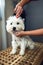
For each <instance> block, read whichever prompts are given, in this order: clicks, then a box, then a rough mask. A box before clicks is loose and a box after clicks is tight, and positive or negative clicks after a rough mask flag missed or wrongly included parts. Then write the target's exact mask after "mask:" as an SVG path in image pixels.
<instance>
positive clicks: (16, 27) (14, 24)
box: [6, 16, 25, 34]
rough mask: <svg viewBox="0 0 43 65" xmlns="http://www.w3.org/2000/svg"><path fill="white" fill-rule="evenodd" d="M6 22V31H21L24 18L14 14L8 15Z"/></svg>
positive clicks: (23, 27)
mask: <svg viewBox="0 0 43 65" xmlns="http://www.w3.org/2000/svg"><path fill="white" fill-rule="evenodd" d="M6 22H7V25H6V29H7V32H9V33H11V34H12V33H13V32H15V31H23V30H24V29H25V26H24V19H23V18H21V17H19V18H16V16H10V17H9V18H8V20H7V21H6Z"/></svg>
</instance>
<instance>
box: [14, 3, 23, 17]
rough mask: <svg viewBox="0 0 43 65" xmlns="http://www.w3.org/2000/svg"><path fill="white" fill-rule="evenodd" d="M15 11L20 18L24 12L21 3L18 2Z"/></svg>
mask: <svg viewBox="0 0 43 65" xmlns="http://www.w3.org/2000/svg"><path fill="white" fill-rule="evenodd" d="M14 12H15V13H16V17H17V18H18V17H19V16H20V15H21V14H22V12H23V8H22V6H21V5H20V3H18V4H17V5H16V7H15V9H14Z"/></svg>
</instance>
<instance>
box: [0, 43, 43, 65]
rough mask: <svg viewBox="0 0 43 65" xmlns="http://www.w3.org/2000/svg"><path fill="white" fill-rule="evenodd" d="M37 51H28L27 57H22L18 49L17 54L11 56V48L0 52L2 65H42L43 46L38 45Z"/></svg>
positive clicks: (0, 63)
mask: <svg viewBox="0 0 43 65" xmlns="http://www.w3.org/2000/svg"><path fill="white" fill-rule="evenodd" d="M35 46H36V47H35V49H34V50H30V49H26V52H25V55H24V56H20V55H19V51H20V49H19V48H18V50H17V53H16V54H13V55H10V51H11V49H12V48H11V47H9V48H7V49H6V50H3V51H0V65H40V63H41V62H42V61H43V44H41V43H36V44H35Z"/></svg>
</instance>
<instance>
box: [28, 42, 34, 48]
mask: <svg viewBox="0 0 43 65" xmlns="http://www.w3.org/2000/svg"><path fill="white" fill-rule="evenodd" d="M28 46H29V48H30V49H34V47H35V45H34V42H33V41H28Z"/></svg>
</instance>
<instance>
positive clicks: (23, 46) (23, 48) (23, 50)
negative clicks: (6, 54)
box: [20, 42, 26, 55]
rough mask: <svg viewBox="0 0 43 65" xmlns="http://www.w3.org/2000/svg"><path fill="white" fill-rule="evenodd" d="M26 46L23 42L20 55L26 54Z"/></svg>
mask: <svg viewBox="0 0 43 65" xmlns="http://www.w3.org/2000/svg"><path fill="white" fill-rule="evenodd" d="M25 48H26V45H25V43H24V42H22V43H21V50H20V55H24V54H25Z"/></svg>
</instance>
